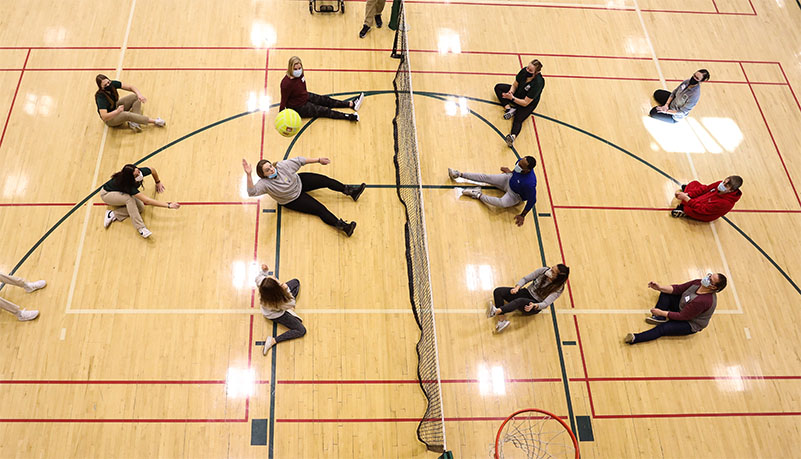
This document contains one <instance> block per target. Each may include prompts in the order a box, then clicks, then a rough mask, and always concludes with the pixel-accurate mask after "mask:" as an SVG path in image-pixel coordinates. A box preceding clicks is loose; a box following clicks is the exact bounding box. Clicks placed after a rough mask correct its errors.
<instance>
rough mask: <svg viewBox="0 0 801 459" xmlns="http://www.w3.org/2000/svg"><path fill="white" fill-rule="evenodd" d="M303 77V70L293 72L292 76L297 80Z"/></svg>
mask: <svg viewBox="0 0 801 459" xmlns="http://www.w3.org/2000/svg"><path fill="white" fill-rule="evenodd" d="M301 75H303V69H297V70H293V71H292V76H293V77H295V78H300V76H301Z"/></svg>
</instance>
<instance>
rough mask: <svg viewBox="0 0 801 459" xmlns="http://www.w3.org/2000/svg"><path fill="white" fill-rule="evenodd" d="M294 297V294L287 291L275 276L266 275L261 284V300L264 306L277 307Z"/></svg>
mask: <svg viewBox="0 0 801 459" xmlns="http://www.w3.org/2000/svg"><path fill="white" fill-rule="evenodd" d="M293 299H294V298H293V297H292V294H291V293H289V292H287V291H286V289H284V287H282V286H281V283H280V282H278V280H277V279H275V278H272V277H265V278H264V280H263V281H261V284H259V301H261V304H262V305H264V306H267V307H272V308H276V307H278V306H280V305H282V304H284V303H289V302H290V301H292V300H293Z"/></svg>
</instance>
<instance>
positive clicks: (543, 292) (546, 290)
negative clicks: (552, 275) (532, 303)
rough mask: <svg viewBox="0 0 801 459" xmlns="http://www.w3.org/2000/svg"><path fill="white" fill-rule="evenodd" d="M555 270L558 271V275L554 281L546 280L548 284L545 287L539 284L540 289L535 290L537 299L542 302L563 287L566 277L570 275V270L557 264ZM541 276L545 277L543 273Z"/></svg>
mask: <svg viewBox="0 0 801 459" xmlns="http://www.w3.org/2000/svg"><path fill="white" fill-rule="evenodd" d="M556 268H557V269H558V270H559V274H557V275H556V279H554V280H550V279H547V278H546V279H547V282H548V283H547V284H545V285H543V284H540V287H539V288H538V289H537V295H539V297H540V298H542V299H543V300H544V299H545V298H546V297H547V296H548V295H550V294H551V293H553V292H555V291H557V290H559V289H560V288H562V286H563V285H565V282H567V277H568V276H569V275H570V268H568V267H567V266H565V265H563V264H561V263H559V264H558V265H556ZM542 275H543V276H545V273H543V274H542Z"/></svg>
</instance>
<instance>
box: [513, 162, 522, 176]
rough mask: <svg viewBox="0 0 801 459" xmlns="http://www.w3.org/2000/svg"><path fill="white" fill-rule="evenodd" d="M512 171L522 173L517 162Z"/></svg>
mask: <svg viewBox="0 0 801 459" xmlns="http://www.w3.org/2000/svg"><path fill="white" fill-rule="evenodd" d="M514 171H515V172H517V173H518V174H522V173H523V168H521V167H520V166H519V165H518V164H515V168H514Z"/></svg>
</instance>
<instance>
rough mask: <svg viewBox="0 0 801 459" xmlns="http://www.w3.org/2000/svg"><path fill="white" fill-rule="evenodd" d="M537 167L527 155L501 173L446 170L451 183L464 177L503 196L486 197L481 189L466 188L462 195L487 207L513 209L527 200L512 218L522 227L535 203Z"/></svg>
mask: <svg viewBox="0 0 801 459" xmlns="http://www.w3.org/2000/svg"><path fill="white" fill-rule="evenodd" d="M536 165H537V160H536V159H534V157H533V156H526V157H523V158H520V159H519V160H518V161H517V163H516V164H515V167H514V169H509V168H508V167H506V166H503V167H501V172H502V174H477V173H473V172H459V171H457V170H456V169H450V168H449V169H448V176H449V177H450V178H451V180H456V179H458V178H464V179H467V180H471V181H473V182H482V183H487V184H489V185H492V186H494V187H495V188H498V189H499V190H501V191H503V192H504V193H505V194H504V195H503V196H501V197H500V198H496V197H494V196H487V195H486V194H484V193H482V192H481V187H474V188H465V190H464V191H463V192H462V194H463V195H465V196H470V197H471V198H474V199H478V200H479V201H481V202H483V203H484V204H486V205H488V206H493V207H512V206H516V205H518V204H520V203H521V202H523V201H526V206H525V207H524V208H523V212H520V214H519V215H515V223H517V226H523V223H525V221H526V215H527V214H528V212H529V211H530V210H531V209H532V208H533V207H534V204H535V203H536V202H537V176H536V175H535V174H534V167H535V166H536Z"/></svg>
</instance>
